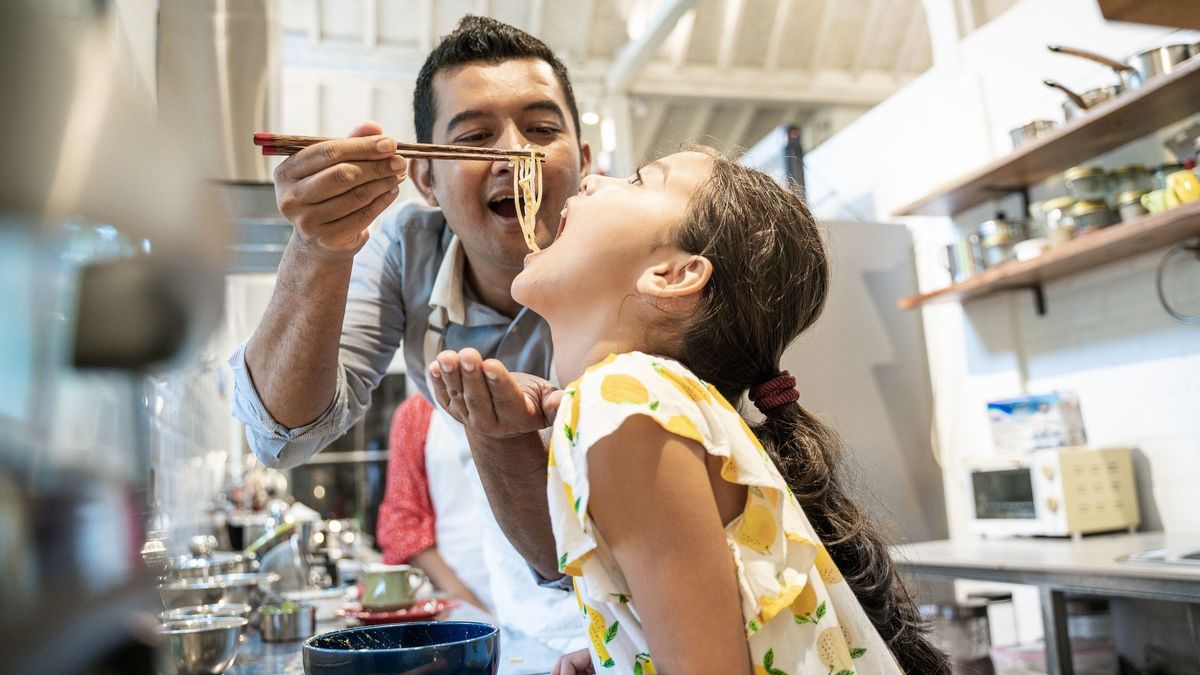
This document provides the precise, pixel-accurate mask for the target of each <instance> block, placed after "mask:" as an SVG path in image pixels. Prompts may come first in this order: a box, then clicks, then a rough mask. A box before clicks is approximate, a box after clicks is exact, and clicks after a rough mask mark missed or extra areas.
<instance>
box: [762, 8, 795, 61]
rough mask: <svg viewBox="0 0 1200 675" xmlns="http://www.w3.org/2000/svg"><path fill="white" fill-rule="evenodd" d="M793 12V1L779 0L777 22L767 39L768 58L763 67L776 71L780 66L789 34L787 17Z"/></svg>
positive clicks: (772, 26) (776, 10) (776, 12)
mask: <svg viewBox="0 0 1200 675" xmlns="http://www.w3.org/2000/svg"><path fill="white" fill-rule="evenodd" d="M791 11H792V0H779V4H778V5H776V6H775V21H774V22H773V23H772V24H771V35H770V37H768V38H767V57H766V60H765V61H764V64H763V67H764V68H766V69H767V70H775V69H776V68H777V67H778V66H779V54H780V52H782V51H783V39H784V36H786V35H787V34H788V26H787V17H788V13H789V12H791Z"/></svg>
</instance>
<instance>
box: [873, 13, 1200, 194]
mask: <svg viewBox="0 0 1200 675" xmlns="http://www.w3.org/2000/svg"><path fill="white" fill-rule="evenodd" d="M1196 1H1197V2H1198V4H1200V0H1196ZM1196 113H1200V57H1197V58H1192V59H1191V60H1189V61H1188V62H1186V63H1184V64H1183V65H1182V66H1181V67H1180V69H1179V70H1177V71H1175V72H1174V73H1171V74H1170V75H1164V76H1162V77H1159V78H1157V79H1154V80H1151V81H1150V82H1148V83H1147V84H1145V85H1143V86H1141V87H1139V88H1137V89H1134V90H1132V91H1128V92H1125V93H1124V94H1121V95H1120V96H1118V97H1116V98H1115V99H1113V100H1110V101H1107V102H1105V103H1103V104H1101V105H1099V106H1096V107H1095V108H1093V109H1092V110H1091V111H1089V112H1088V113H1086V114H1085V115H1083V116H1081V117H1080V118H1076V119H1075V120H1074V121H1072V122H1071V123H1069V124H1065V125H1063V126H1060V127H1059V128H1058V129H1056V130H1055V131H1054V132H1053V133H1051V134H1050V135H1049V136H1046V137H1043V138H1040V139H1038V140H1036V141H1032V142H1030V143H1027V144H1026V145H1023V146H1021V147H1020V148H1018V149H1017V150H1016V151H1014V152H1012V153H1010V154H1008V155H1006V156H1004V157H1001V158H1000V159H997V160H995V161H993V162H991V163H990V164H988V165H986V166H984V167H982V168H980V169H978V170H976V171H973V172H971V173H969V174H967V175H966V176H963V177H962V178H959V179H957V180H954V181H951V182H950V183H947V184H945V185H943V186H941V187H940V188H938V189H937V190H935V191H934V192H933V193H931V194H929V195H927V196H925V197H923V198H921V199H919V200H917V201H915V202H913V203H911V204H909V205H907V206H905V207H903V208H901V209H900V210H898V211H896V212H895V215H898V216H907V215H918V214H920V215H938V216H946V215H952V214H955V213H958V212H959V211H962V210H964V209H968V208H970V207H972V206H975V205H977V204H981V203H983V202H985V201H987V200H989V199H993V198H995V197H997V196H1001V195H1003V194H1005V193H1009V192H1013V191H1016V190H1021V189H1024V188H1026V187H1028V186H1029V185H1030V184H1032V183H1036V182H1038V181H1042V180H1045V179H1047V178H1049V177H1050V176H1053V175H1055V174H1057V173H1060V172H1062V171H1065V170H1066V169H1069V168H1071V167H1072V166H1075V165H1077V164H1082V163H1084V162H1086V161H1088V160H1090V159H1092V158H1093V157H1095V156H1097V155H1100V154H1103V153H1105V152H1108V151H1109V150H1113V149H1116V148H1118V147H1120V146H1122V145H1125V144H1126V143H1128V142H1130V141H1133V140H1136V139H1138V138H1140V137H1142V136H1145V135H1146V134H1149V133H1152V132H1154V131H1157V130H1159V129H1161V128H1163V127H1165V126H1167V125H1168V124H1172V123H1174V122H1178V121H1179V120H1181V119H1185V118H1187V117H1189V116H1191V115H1194V114H1196Z"/></svg>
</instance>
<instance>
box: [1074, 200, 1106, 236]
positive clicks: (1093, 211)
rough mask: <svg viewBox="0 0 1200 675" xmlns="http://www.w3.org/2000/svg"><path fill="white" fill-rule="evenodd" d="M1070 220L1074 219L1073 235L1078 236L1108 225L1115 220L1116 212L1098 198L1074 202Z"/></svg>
mask: <svg viewBox="0 0 1200 675" xmlns="http://www.w3.org/2000/svg"><path fill="white" fill-rule="evenodd" d="M1070 214H1071V220H1073V221H1075V235H1076V236H1079V235H1081V234H1085V233H1087V232H1091V231H1092V230H1098V229H1100V228H1102V227H1108V226H1109V225H1113V224H1115V223H1116V222H1117V214H1115V213H1113V212H1112V209H1110V208H1108V204H1106V203H1105V202H1103V201H1100V200H1086V201H1081V202H1076V203H1075V206H1072V207H1071V211H1070Z"/></svg>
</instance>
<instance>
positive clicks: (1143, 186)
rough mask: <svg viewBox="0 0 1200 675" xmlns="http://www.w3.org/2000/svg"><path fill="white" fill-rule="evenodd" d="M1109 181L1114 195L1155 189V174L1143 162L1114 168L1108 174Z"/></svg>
mask: <svg viewBox="0 0 1200 675" xmlns="http://www.w3.org/2000/svg"><path fill="white" fill-rule="evenodd" d="M1108 182H1109V187H1110V188H1111V189H1112V194H1114V195H1120V194H1121V193H1124V192H1135V191H1137V190H1142V191H1144V192H1149V191H1150V190H1153V189H1154V174H1152V173H1150V170H1149V169H1147V168H1146V167H1144V166H1142V165H1141V164H1130V165H1129V166H1122V167H1120V168H1117V169H1113V170H1112V172H1111V173H1109V174H1108Z"/></svg>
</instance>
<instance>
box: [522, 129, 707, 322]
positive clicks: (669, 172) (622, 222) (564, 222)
mask: <svg viewBox="0 0 1200 675" xmlns="http://www.w3.org/2000/svg"><path fill="white" fill-rule="evenodd" d="M712 161H713V160H712V159H711V158H710V157H709V156H708V155H705V154H703V153H699V152H681V153H677V154H674V155H670V156H669V157H665V158H663V159H660V160H658V161H656V162H651V163H650V164H648V165H646V166H644V167H642V168H641V169H639V170H638V171H637V173H636V174H635V175H633V176H631V177H629V178H608V177H605V176H597V175H591V176H587V177H586V178H584V179H583V183H582V185H581V187H580V191H579V193H578V194H577V195H575V196H574V197H571V198H570V199H568V200H567V205H566V207H565V208H564V209H563V210H562V218H561V220H560V221H559V225H558V235H557V237H556V238H555V240H554V244H553V245H552V246H550V247H548V248H545V249H543V250H542V251H541V252H539V253H531V254H530V255H528V256H526V258H525V269H524V270H523V271H522V272H521V273H520V274H518V275H517V277H516V279H514V280H513V285H512V295H513V299H515V300H516V301H517V302H520V303H521V304H523V305H525V306H527V307H529V308H531V309H533V310H534V311H535V312H537V313H538V314H540V315H542V316H543V317H545V318H546V319H547V320H550V319H551V318H554V319H557V320H567V321H569V320H570V318H571V316H572V313H574V312H578V311H590V310H601V311H603V309H604V308H605V307H606V306H611V307H615V308H619V307H620V305H621V303H623V302H624V300H625V299H627V298H628V297H630V295H638V294H639V293H641V294H644V293H645V289H646V288H647V287H646V286H645V284H642V285H641V286H640V289H641V290H639V279H644V278H646V275H648V274H653V273H654V270H656V269H659V268H660V267H661V266H663V265H664V264H666V263H667V261H670V260H673V259H678V258H679V256H680V254H681V251H679V249H677V248H676V247H675V246H673V245H672V244H671V243H670V236H671V233H672V232H673V231H674V229H675V228H676V227H677V226H679V225H680V224H681V223H682V222H683V219H684V218H685V217H686V216H687V212H688V208H689V204H690V202H691V199H692V197H693V196H694V195H695V193H696V192H697V190H699V189H700V187H701V186H702V185H703V184H704V182H705V181H706V180H707V179H708V177H709V175H710V174H711V172H712Z"/></svg>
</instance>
